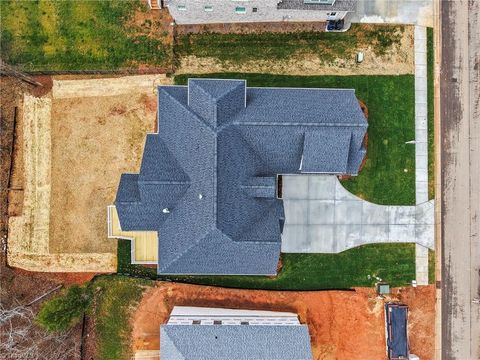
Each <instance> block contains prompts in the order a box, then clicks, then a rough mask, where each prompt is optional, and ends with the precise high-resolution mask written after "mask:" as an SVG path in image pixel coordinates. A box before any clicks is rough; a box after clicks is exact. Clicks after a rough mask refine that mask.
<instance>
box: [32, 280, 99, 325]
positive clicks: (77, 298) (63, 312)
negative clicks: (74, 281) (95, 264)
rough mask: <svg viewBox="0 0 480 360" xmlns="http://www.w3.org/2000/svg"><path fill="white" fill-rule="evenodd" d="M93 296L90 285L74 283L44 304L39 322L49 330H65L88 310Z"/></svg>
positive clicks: (38, 317) (39, 315) (38, 318)
mask: <svg viewBox="0 0 480 360" xmlns="http://www.w3.org/2000/svg"><path fill="white" fill-rule="evenodd" d="M92 296H93V294H92V291H91V290H90V287H88V286H83V287H80V286H78V285H73V286H72V287H70V288H69V289H68V290H66V291H64V292H63V294H61V295H60V296H58V297H55V298H53V299H51V300H49V301H47V302H45V303H44V304H43V306H42V308H41V309H40V312H39V313H38V315H37V322H38V323H39V324H40V325H41V326H42V327H43V328H45V329H46V330H48V331H52V332H54V331H55V332H57V331H58V332H60V331H65V330H67V329H68V328H70V327H71V326H73V325H75V324H76V323H77V322H78V320H79V319H80V318H81V317H82V316H83V314H84V313H85V311H87V310H88V308H89V306H90V304H91V301H92Z"/></svg>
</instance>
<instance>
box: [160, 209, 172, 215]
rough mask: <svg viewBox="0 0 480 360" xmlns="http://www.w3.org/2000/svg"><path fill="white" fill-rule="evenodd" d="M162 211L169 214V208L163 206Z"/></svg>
mask: <svg viewBox="0 0 480 360" xmlns="http://www.w3.org/2000/svg"><path fill="white" fill-rule="evenodd" d="M162 212H163V213H164V214H170V209H169V208H165V209H163V210H162Z"/></svg>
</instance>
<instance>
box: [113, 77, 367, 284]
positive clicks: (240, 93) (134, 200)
mask: <svg viewBox="0 0 480 360" xmlns="http://www.w3.org/2000/svg"><path fill="white" fill-rule="evenodd" d="M158 102H159V103H158V125H159V126H158V127H159V132H158V134H149V135H147V140H146V144H145V150H144V155H143V160H142V165H141V168H140V173H139V174H123V175H122V177H121V180H120V185H119V188H118V192H117V197H116V201H115V205H116V208H117V211H118V216H119V220H120V224H121V228H122V230H124V231H158V233H159V246H158V249H159V250H158V251H159V253H158V273H159V274H244V275H246V274H251V275H273V274H276V269H277V263H278V259H279V255H280V246H281V233H282V229H283V224H284V211H283V204H282V200H281V199H279V198H277V175H278V174H299V173H330V174H350V175H356V174H357V173H358V169H359V167H360V164H361V162H362V160H363V158H364V156H365V149H364V147H363V144H362V142H363V138H364V136H365V133H366V130H367V122H366V119H365V116H364V114H363V113H362V110H361V108H360V106H359V104H358V100H357V98H356V97H355V92H354V90H336V89H294V88H247V86H246V82H245V81H243V80H213V79H190V80H189V83H188V86H160V87H159V88H158Z"/></svg>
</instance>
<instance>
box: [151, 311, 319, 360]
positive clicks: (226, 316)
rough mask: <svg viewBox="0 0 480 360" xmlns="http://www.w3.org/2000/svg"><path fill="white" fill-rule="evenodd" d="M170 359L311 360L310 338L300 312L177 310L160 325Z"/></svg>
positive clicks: (163, 354)
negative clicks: (166, 321)
mask: <svg viewBox="0 0 480 360" xmlns="http://www.w3.org/2000/svg"><path fill="white" fill-rule="evenodd" d="M160 358H161V359H168V360H216V359H219V360H220V359H222V360H224V359H230V360H243V359H244V360H251V359H263V360H292V359H295V360H307V359H308V360H311V359H312V351H311V346H310V336H309V334H308V328H307V326H306V325H302V324H300V322H299V321H298V317H297V315H296V314H294V313H286V312H273V311H254V310H233V309H215V308H200V307H183V306H176V307H174V308H173V311H172V313H171V315H170V318H169V320H168V323H167V324H165V325H162V326H160Z"/></svg>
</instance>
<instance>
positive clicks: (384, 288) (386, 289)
mask: <svg viewBox="0 0 480 360" xmlns="http://www.w3.org/2000/svg"><path fill="white" fill-rule="evenodd" d="M377 293H378V294H379V295H387V294H390V285H388V284H386V283H378V284H377Z"/></svg>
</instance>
